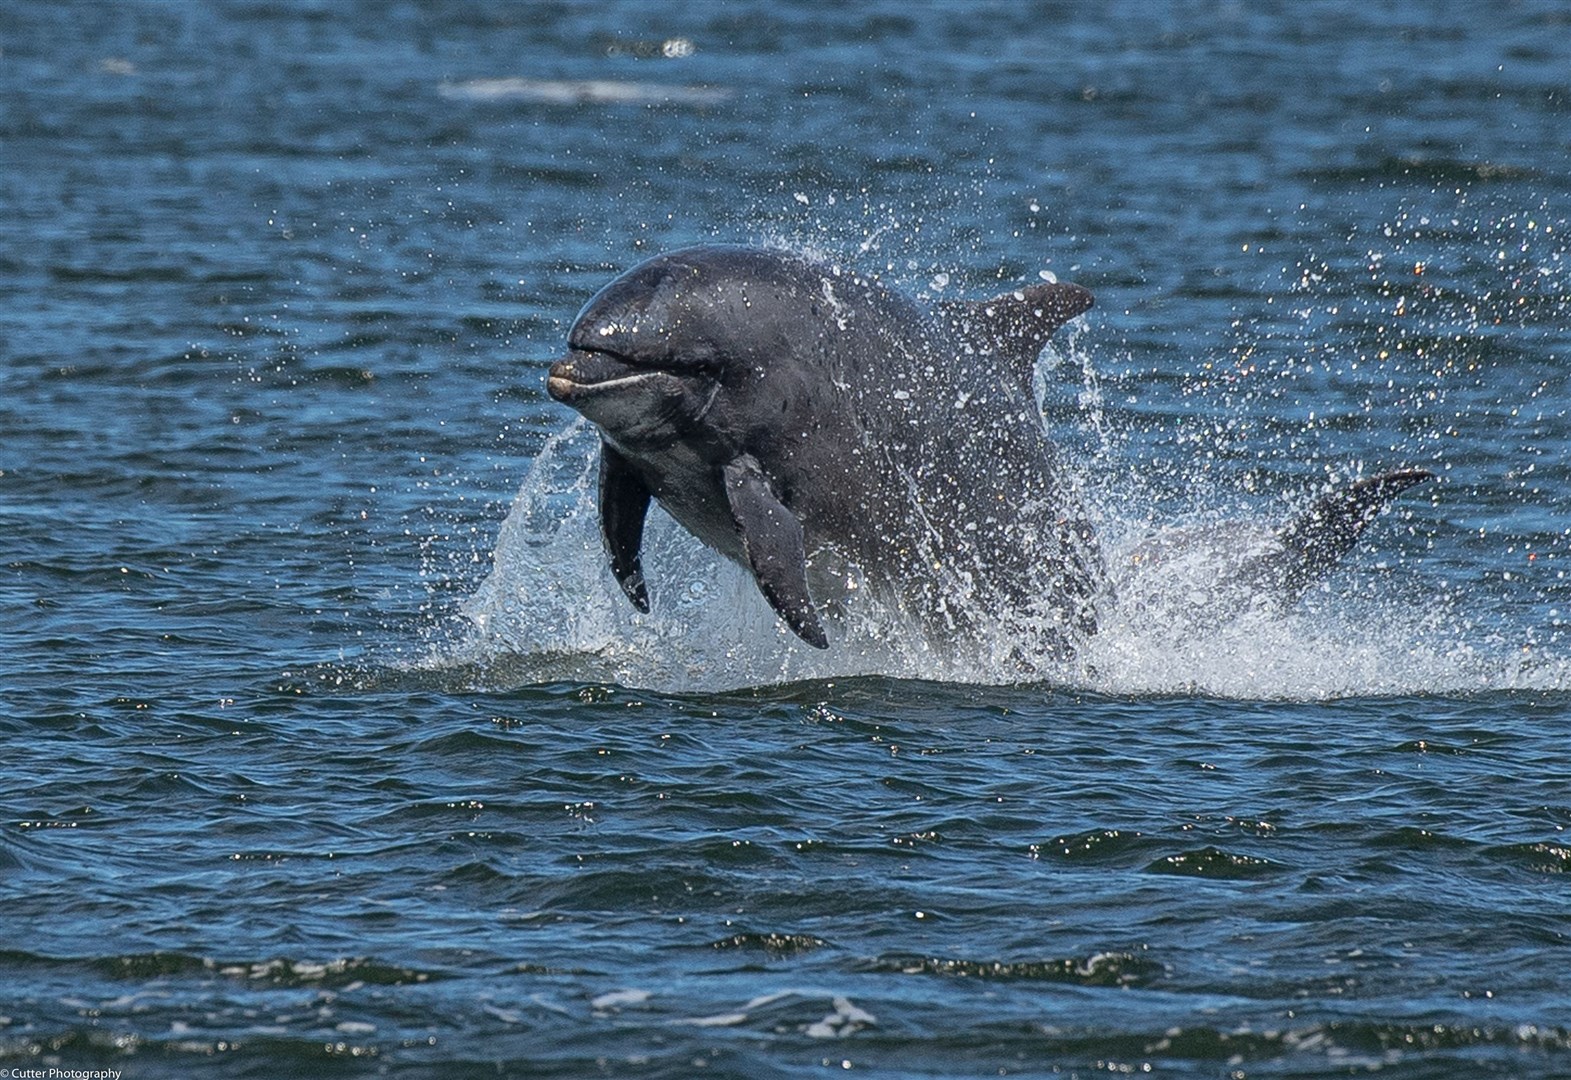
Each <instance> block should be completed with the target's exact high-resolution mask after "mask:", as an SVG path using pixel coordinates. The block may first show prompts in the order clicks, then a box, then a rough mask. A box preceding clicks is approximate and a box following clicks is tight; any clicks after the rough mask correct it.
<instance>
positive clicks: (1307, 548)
mask: <svg viewBox="0 0 1571 1080" xmlns="http://www.w3.org/2000/svg"><path fill="white" fill-rule="evenodd" d="M1433 476H1434V473H1431V472H1429V471H1427V470H1425V469H1401V470H1399V471H1397V472H1389V473H1384V474H1382V475H1380V476H1372V477H1369V478H1368V479H1366V480H1359V481H1357V482H1355V483H1352V484H1349V485H1348V486H1347V487H1344V488H1341V489H1339V490H1337V491H1333V492H1331V493H1330V494H1329V495H1324V496H1322V497H1321V498H1319V499H1317V500H1315V502H1314V504H1313V505H1312V506H1310V507H1309V509H1308V510H1305V511H1304V512H1303V513H1301V514H1299V515H1298V517H1296V518H1294V519H1293V520H1292V521H1290V522H1288V523H1287V524H1286V525H1284V526H1283V527H1282V528H1281V529H1280V530H1278V532H1277V534H1276V543H1275V545H1274V547H1275V550H1273V551H1272V552H1271V554H1270V555H1269V556H1267V557H1266V558H1265V559H1263V560H1262V561H1261V565H1260V566H1259V567H1258V571H1257V572H1259V573H1260V574H1261V576H1262V577H1267V578H1268V579H1269V580H1268V581H1263V582H1261V584H1263V585H1266V586H1267V587H1269V588H1270V589H1271V590H1272V591H1273V592H1275V593H1276V595H1277V597H1278V599H1279V600H1281V601H1283V602H1285V603H1291V602H1293V601H1294V600H1297V599H1298V597H1299V596H1301V595H1302V594H1303V592H1304V590H1305V589H1307V588H1308V587H1309V586H1310V585H1312V584H1314V583H1315V582H1316V581H1318V580H1319V579H1320V578H1322V577H1324V576H1325V575H1326V574H1327V573H1329V572H1330V571H1331V568H1332V567H1334V566H1335V565H1336V564H1337V562H1338V561H1339V560H1340V559H1341V558H1342V556H1344V555H1346V554H1347V553H1348V552H1349V551H1351V550H1352V548H1353V545H1354V543H1356V542H1357V541H1358V537H1359V534H1361V533H1362V532H1363V531H1364V529H1365V528H1366V527H1368V525H1369V523H1370V522H1371V521H1373V520H1375V518H1376V516H1378V515H1379V513H1380V511H1381V510H1383V509H1384V508H1385V505H1386V503H1388V502H1390V501H1391V500H1392V499H1393V498H1395V497H1396V496H1397V495H1400V494H1401V493H1402V492H1404V491H1406V490H1407V489H1408V488H1410V487H1412V486H1413V485H1414V484H1419V483H1422V482H1423V481H1425V480H1428V479H1430V478H1431V477H1433Z"/></svg>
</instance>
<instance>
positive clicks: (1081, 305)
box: [939, 281, 1095, 365]
mask: <svg viewBox="0 0 1571 1080" xmlns="http://www.w3.org/2000/svg"><path fill="white" fill-rule="evenodd" d="M1094 302H1095V301H1094V300H1092V298H1091V293H1090V292H1089V291H1088V290H1086V289H1083V288H1081V287H1080V286H1079V285H1072V284H1070V283H1069V282H1056V281H1054V282H1042V283H1040V284H1036V285H1025V286H1022V287H1021V288H1018V289H1014V290H1012V291H1010V292H1006V293H1000V294H999V295H998V296H995V297H993V298H992V299H991V300H951V301H948V302H946V303H943V304H940V305H939V310H940V311H942V312H943V314H944V316H945V317H946V318H947V319H948V321H949V324H950V325H951V326H952V327H953V328H954V330H955V332H956V333H957V334H958V335H959V336H960V338H961V340H962V341H965V342H967V343H969V344H970V345H971V346H973V347H974V348H977V349H980V350H982V351H984V352H990V353H995V354H998V355H1002V356H1005V357H1007V358H1009V359H1011V360H1014V361H1015V362H1017V363H1020V364H1024V365H1031V364H1034V363H1036V358H1037V355H1038V354H1039V353H1041V351H1042V346H1043V345H1045V344H1047V339H1048V338H1049V337H1051V336H1052V335H1053V332H1054V331H1055V330H1057V329H1058V328H1059V327H1060V326H1063V325H1064V324H1065V323H1066V322H1068V321H1069V320H1070V319H1073V318H1074V317H1075V316H1076V315H1080V314H1083V313H1084V312H1086V311H1089V310H1090V308H1091V305H1092V304H1093V303H1094Z"/></svg>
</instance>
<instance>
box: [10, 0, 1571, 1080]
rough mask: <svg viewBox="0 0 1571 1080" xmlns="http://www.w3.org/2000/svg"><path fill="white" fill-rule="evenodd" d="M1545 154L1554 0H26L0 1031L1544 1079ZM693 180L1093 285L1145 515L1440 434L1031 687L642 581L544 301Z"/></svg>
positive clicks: (850, 261) (1549, 977)
mask: <svg viewBox="0 0 1571 1080" xmlns="http://www.w3.org/2000/svg"><path fill="white" fill-rule="evenodd" d="M668 53H669V54H672V55H666V54H668ZM494 80H514V81H509V82H497V81H494ZM1568 166H1571V12H1568V11H1567V9H1566V8H1565V7H1564V6H1563V5H1560V4H1558V3H1548V2H1545V3H1501V4H1489V5H1475V4H1461V3H1458V4H1438V5H1436V4H1421V5H1420V4H1411V5H1406V4H1403V5H1395V4H1381V3H1329V2H1327V3H1315V4H1281V5H1275V4H1249V5H1244V4H1237V5H1234V4H1225V3H1198V4H1183V5H1172V6H1166V5H1157V4H1146V3H1128V4H1109V5H1061V6H1060V5H1028V4H1024V3H1020V4H1015V3H1000V4H993V5H983V4H976V5H972V4H965V5H960V4H955V5H945V6H916V5H911V4H909V3H905V2H900V3H889V4H877V3H870V4H857V5H844V6H823V7H820V6H809V5H769V4H762V3H735V4H725V5H721V4H713V5H698V4H689V5H669V6H654V5H632V4H561V5H557V4H529V5H525V4H514V5H446V4H431V5H420V6H412V5H362V6H355V5H349V4H338V3H319V4H290V5H274V4H224V5H197V4H185V3H167V4H128V5H116V6H110V5H102V4H96V3H76V4H72V3H48V4H43V3H23V2H11V3H7V4H4V5H3V6H0V207H3V209H4V212H5V213H4V220H5V224H4V228H3V229H0V297H3V302H0V432H3V434H4V440H3V442H0V524H3V528H0V570H3V576H0V609H3V616H0V617H3V625H4V627H5V631H4V638H3V640H4V655H5V663H4V666H3V668H0V695H3V702H4V707H3V711H0V732H3V737H4V748H3V752H0V933H3V938H0V1069H30V1068H36V1069H44V1070H46V1071H47V1070H48V1069H49V1068H58V1069H67V1070H111V1069H112V1070H118V1071H120V1073H121V1074H122V1075H124V1076H126V1077H132V1078H136V1077H144V1076H193V1075H222V1076H236V1077H239V1076H255V1077H275V1076H330V1075H360V1074H374V1073H389V1074H395V1075H405V1076H431V1077H459V1076H480V1075H485V1076H491V1075H519V1076H532V1075H583V1076H594V1075H607V1076H671V1077H685V1076H693V1075H709V1074H713V1075H729V1076H738V1077H766V1076H788V1075H790V1076H795V1075H809V1074H826V1073H841V1072H845V1071H850V1072H853V1073H872V1074H875V1075H884V1076H959V1075H984V1074H985V1075H999V1074H1005V1075H1020V1074H1024V1075H1044V1076H1045V1075H1057V1076H1076V1075H1077V1076H1099V1075H1107V1074H1115V1075H1118V1074H1124V1073H1133V1074H1142V1075H1143V1074H1150V1075H1157V1076H1184V1077H1235V1076H1250V1077H1254V1076H1274V1077H1287V1076H1293V1077H1303V1076H1341V1075H1363V1074H1365V1073H1369V1072H1375V1073H1378V1074H1382V1075H1392V1076H1401V1077H1457V1076H1469V1077H1472V1076H1500V1077H1506V1076H1509V1077H1525V1076H1543V1077H1548V1076H1566V1075H1571V977H1568V975H1567V974H1566V973H1567V971H1568V969H1571V947H1568V946H1571V892H1568V888H1567V882H1568V880H1571V879H1568V877H1567V876H1566V871H1567V870H1568V869H1571V840H1568V839H1567V837H1566V835H1565V830H1566V829H1567V827H1568V825H1571V765H1568V764H1567V761H1566V754H1565V745H1566V737H1567V732H1568V730H1571V693H1568V690H1571V641H1568V640H1567V636H1566V633H1565V628H1564V625H1565V612H1566V611H1567V608H1568V605H1571V589H1568V586H1567V584H1566V582H1565V580H1564V573H1565V569H1564V568H1565V566H1566V564H1567V561H1568V550H1567V537H1568V533H1571V522H1568V521H1567V508H1568V505H1571V503H1568V500H1567V494H1566V492H1567V487H1568V483H1571V475H1568V468H1567V460H1568V455H1571V420H1568V412H1567V408H1568V390H1571V388H1568V383H1567V374H1566V368H1567V365H1566V360H1567V356H1568V354H1571V299H1568V297H1571V292H1568V280H1571V277H1568V275H1571V258H1568V251H1571V242H1568V238H1571V221H1568V216H1571V167H1568ZM708 239H721V240H731V241H747V242H765V241H767V242H774V243H785V244H788V245H791V246H794V247H797V248H801V249H806V250H811V251H814V252H818V253H820V254H823V255H824V256H825V257H828V258H831V259H833V260H836V261H839V262H841V263H844V264H846V265H850V266H853V267H856V268H859V269H861V270H864V271H867V272H874V273H878V274H880V275H881V276H883V277H884V278H885V280H887V281H890V282H893V283H895V284H897V285H899V286H901V287H903V288H906V289H908V290H910V291H913V292H921V293H925V294H927V295H928V296H929V297H932V296H937V295H942V296H946V297H948V296H980V295H986V294H988V293H990V292H997V291H999V290H1001V289H1003V288H1006V287H1009V286H1011V285H1014V284H1017V283H1019V282H1023V281H1033V280H1036V279H1037V278H1036V275H1037V273H1038V271H1041V270H1047V271H1051V272H1053V273H1056V274H1057V275H1058V276H1060V277H1061V278H1064V279H1072V280H1076V281H1079V282H1081V283H1082V284H1084V285H1086V286H1087V287H1089V288H1090V289H1091V290H1092V291H1093V292H1095V293H1096V295H1097V297H1098V306H1097V308H1096V309H1095V310H1094V311H1093V312H1092V313H1091V315H1090V316H1089V317H1088V319H1087V320H1086V324H1085V325H1084V327H1083V328H1081V329H1080V330H1079V331H1078V333H1076V334H1071V335H1068V336H1066V337H1064V338H1063V339H1062V340H1061V341H1060V342H1059V344H1058V345H1057V347H1056V350H1055V351H1053V352H1051V353H1050V354H1049V355H1048V356H1047V357H1046V358H1045V360H1044V363H1043V372H1042V376H1043V378H1042V392H1043V397H1044V406H1045V410H1046V413H1047V416H1048V420H1049V422H1050V424H1051V425H1052V427H1053V431H1054V434H1055V435H1056V436H1057V437H1058V438H1059V439H1060V441H1061V442H1063V443H1064V444H1065V445H1066V446H1067V447H1068V448H1069V449H1070V452H1071V453H1072V455H1073V457H1074V460H1075V461H1076V463H1077V465H1078V467H1079V468H1080V470H1081V472H1082V474H1083V476H1084V481H1085V484H1086V487H1087V490H1088V493H1089V495H1090V497H1091V499H1092V502H1093V505H1094V506H1095V507H1096V513H1097V516H1098V521H1099V524H1100V526H1101V529H1102V533H1103V536H1104V539H1105V542H1106V543H1107V544H1108V546H1109V550H1110V551H1111V552H1113V553H1114V555H1115V556H1116V555H1117V554H1118V553H1119V552H1120V551H1121V550H1124V549H1125V548H1126V547H1127V545H1129V544H1132V543H1134V542H1136V541H1138V540H1139V539H1141V538H1142V537H1145V536H1148V535H1150V534H1151V533H1152V532H1153V531H1154V530H1157V529H1160V528H1164V527H1169V526H1172V525H1174V524H1179V525H1183V524H1193V523H1207V522H1214V521H1216V520H1220V519H1241V520H1244V521H1248V522H1255V523H1265V524H1269V523H1271V522H1275V521H1279V520H1282V519H1283V518H1284V517H1285V516H1286V515H1287V514H1289V513H1290V512H1291V510H1292V508H1293V507H1294V506H1295V505H1302V503H1303V500H1304V499H1305V498H1306V497H1307V496H1308V494H1309V493H1311V492H1312V491H1314V490H1316V489H1317V487H1318V486H1319V485H1321V484H1323V483H1325V482H1327V481H1328V480H1331V479H1344V480H1345V479H1347V478H1349V477H1353V476H1356V475H1359V474H1366V475H1367V474H1370V473H1373V472H1376V471H1379V470H1381V469H1386V468H1393V467H1398V466H1422V467H1426V468H1429V469H1432V470H1434V471H1435V472H1436V473H1437V474H1438V479H1437V481H1435V482H1433V483H1431V484H1429V485H1427V486H1426V487H1425V488H1422V489H1419V490H1417V491H1415V492H1413V493H1410V494H1409V495H1407V496H1405V497H1404V498H1403V499H1402V501H1401V505H1400V507H1399V508H1398V509H1397V511H1396V512H1393V513H1390V514H1387V515H1386V516H1385V517H1384V518H1382V520H1381V521H1380V522H1379V523H1377V524H1376V526H1375V527H1374V528H1373V529H1372V530H1371V532H1370V534H1369V537H1368V540H1367V542H1366V543H1365V544H1363V545H1362V546H1361V547H1360V548H1359V550H1358V551H1357V552H1356V553H1355V555H1354V556H1353V557H1352V558H1351V559H1350V560H1349V562H1348V565H1347V567H1346V568H1345V569H1344V570H1343V571H1341V572H1339V573H1338V574H1336V575H1334V576H1333V577H1332V578H1331V579H1330V580H1329V581H1328V582H1327V583H1326V586H1325V588H1324V589H1322V590H1318V591H1315V592H1313V593H1312V594H1311V595H1310V596H1309V597H1308V598H1307V599H1306V601H1305V602H1304V604H1302V605H1301V606H1300V607H1299V608H1298V609H1296V610H1295V611H1293V612H1291V613H1289V614H1288V615H1285V616H1275V617H1265V616H1262V617H1260V618H1252V619H1246V620H1244V621H1243V622H1242V623H1240V624H1235V625H1232V626H1229V627H1223V628H1219V629H1218V628H1213V629H1201V628H1196V627H1186V626H1185V625H1184V623H1183V621H1182V619H1181V618H1175V617H1170V612H1169V611H1168V608H1169V607H1172V608H1173V609H1175V610H1176V609H1179V608H1182V606H1183V605H1182V600H1183V597H1184V596H1185V595H1186V592H1187V591H1190V590H1194V589H1197V588H1199V589H1203V588H1204V586H1205V584H1206V582H1205V581H1204V580H1199V579H1190V580H1175V581H1172V582H1166V583H1161V584H1160V587H1159V588H1157V589H1156V591H1155V593H1154V595H1153V596H1152V597H1151V598H1150V599H1151V603H1150V604H1149V605H1148V606H1147V607H1144V608H1142V609H1140V610H1139V611H1133V612H1126V613H1125V614H1124V615H1122V616H1118V617H1113V618H1110V619H1109V620H1108V625H1107V627H1106V629H1105V631H1104V633H1103V634H1102V635H1101V636H1100V637H1099V638H1098V639H1097V640H1096V642H1095V643H1094V644H1093V647H1092V649H1091V655H1090V656H1089V657H1087V658H1085V659H1084V661H1083V662H1082V663H1081V664H1079V665H1078V666H1076V667H1075V668H1074V669H1072V670H1068V671H1066V672H1065V673H1064V677H1063V678H1062V679H1059V680H1054V681H1052V682H1051V683H1049V684H1047V685H1024V686H1022V685H1011V683H1013V682H1014V679H1013V678H1012V677H1011V673H1010V672H1009V671H1008V670H1007V666H1006V665H1000V664H998V663H996V662H995V661H994V660H993V659H992V658H990V657H985V656H979V657H974V658H964V659H963V661H961V662H958V663H955V664H951V665H948V666H947V667H935V666H932V665H931V664H927V663H924V662H923V661H922V659H921V658H920V657H915V656H911V655H905V654H903V653H902V652H901V651H900V649H899V648H898V643H895V644H894V645H892V646H891V647H890V649H889V650H888V651H886V652H878V651H868V650H864V651H861V652H852V653H847V652H844V651H842V652H840V653H837V654H830V655H827V656H825V655H822V654H818V653H812V652H811V651H810V650H807V649H805V648H802V647H800V646H798V645H796V644H795V643H794V642H793V640H792V639H790V638H789V636H788V635H785V634H784V633H783V632H782V631H781V630H780V628H779V627H778V626H777V625H776V623H775V620H774V619H773V618H772V616H771V615H770V614H769V612H768V610H767V608H765V607H764V606H763V605H762V603H761V601H759V600H758V598H757V596H756V591H755V590H753V588H752V586H751V584H750V582H749V581H748V580H747V579H746V578H745V577H743V576H742V575H741V574H740V573H739V572H737V571H735V570H734V569H732V568H729V567H726V566H721V565H717V564H716V563H715V561H714V559H713V558H712V557H710V556H707V555H706V554H705V553H703V552H702V551H700V550H698V549H697V548H696V547H695V545H694V544H693V543H692V542H691V541H689V540H687V539H686V538H685V537H683V536H682V535H680V534H679V533H678V532H677V531H676V530H675V529H674V528H672V527H670V526H669V523H666V524H663V525H662V524H660V523H657V524H656V527H655V535H654V537H653V539H652V548H653V551H652V553H651V555H650V559H649V567H650V573H651V578H652V579H653V586H654V591H655V604H656V612H655V614H654V615H653V616H650V617H648V618H644V617H639V616H636V615H635V614H634V613H633V612H632V610H631V608H630V607H628V606H627V605H626V604H625V602H623V601H621V600H620V599H619V597H618V596H617V595H616V593H615V588H614V585H613V584H611V582H610V578H609V575H608V574H607V573H606V571H605V569H604V568H603V566H602V557H601V556H600V554H599V551H598V541H597V540H596V538H595V535H594V532H593V522H592V518H591V516H590V514H589V509H588V505H587V495H586V490H585V487H584V484H585V481H586V477H587V476H588V475H589V474H588V473H587V471H586V470H587V469H588V467H589V465H590V461H591V453H592V448H593V438H592V435H591V434H590V433H589V432H587V431H585V430H583V429H581V428H572V427H570V416H569V414H568V413H567V412H566V410H564V409H563V408H561V407H559V406H556V405H554V404H553V403H551V402H550V401H549V400H547V399H546V398H545V396H544V393H543V385H542V383H543V375H544V368H545V362H546V361H547V360H548V359H549V358H550V357H551V356H553V355H554V354H555V353H556V352H557V351H558V350H559V349H560V348H561V342H562V338H563V335H564V333H565V328H566V326H567V324H568V323H569V322H570V320H571V319H572V317H573V315H574V314H575V312H576V311H577V309H578V307H579V305H580V304H581V303H582V302H583V300H584V299H585V298H586V297H587V296H588V295H590V294H591V293H592V292H593V291H594V290H595V289H596V288H598V287H599V285H600V284H602V283H603V282H604V281H605V280H607V279H608V278H609V277H610V276H611V275H612V274H614V273H615V272H617V271H619V270H620V269H622V268H625V267H626V266H628V265H630V264H631V263H632V262H634V261H636V260H637V259H638V258H640V257H641V256H643V255H645V254H648V253H652V252H654V251H658V250H661V249H664V248H668V247H673V246H676V245H679V244H683V243H689V242H693V241H696V240H708ZM515 496H516V504H515ZM14 1075H20V1074H19V1073H18V1074H14Z"/></svg>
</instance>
